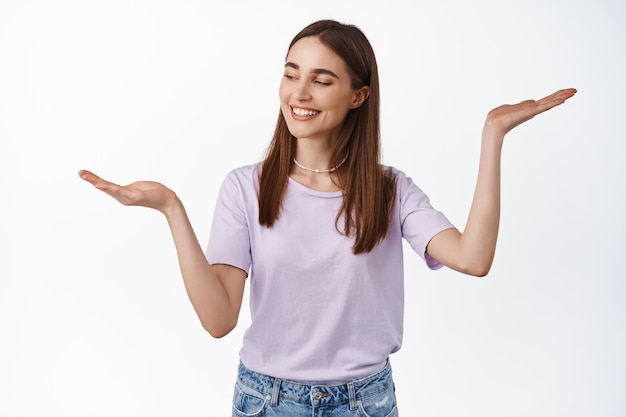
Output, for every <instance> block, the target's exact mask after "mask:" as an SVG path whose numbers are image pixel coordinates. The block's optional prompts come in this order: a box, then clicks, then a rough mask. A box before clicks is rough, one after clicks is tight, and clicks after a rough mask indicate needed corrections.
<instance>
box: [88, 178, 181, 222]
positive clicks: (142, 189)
mask: <svg viewBox="0 0 626 417" xmlns="http://www.w3.org/2000/svg"><path fill="white" fill-rule="evenodd" d="M78 175H79V176H80V177H81V178H82V179H83V180H85V181H87V182H89V183H91V184H92V185H93V186H94V187H96V188H97V189H99V190H101V191H103V192H105V193H107V194H108V195H110V196H111V197H113V198H115V199H116V200H117V201H119V202H120V203H122V204H123V205H125V206H142V207H149V208H153V209H155V210H159V211H161V212H163V211H164V210H165V208H166V207H167V205H168V203H170V202H172V201H173V200H175V199H176V194H175V193H174V191H172V190H170V189H169V188H167V187H166V186H164V185H163V184H161V183H158V182H154V181H137V182H134V183H132V184H128V185H118V184H115V183H112V182H110V181H107V180H105V179H102V178H100V177H99V176H97V175H96V174H94V173H93V172H90V171H87V170H82V171H80V172H79V173H78Z"/></svg>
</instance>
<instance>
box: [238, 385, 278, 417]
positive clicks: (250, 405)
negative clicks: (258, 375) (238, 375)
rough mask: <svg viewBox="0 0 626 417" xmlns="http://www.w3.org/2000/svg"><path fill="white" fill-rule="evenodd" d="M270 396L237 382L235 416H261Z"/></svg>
mask: <svg viewBox="0 0 626 417" xmlns="http://www.w3.org/2000/svg"><path fill="white" fill-rule="evenodd" d="M270 399H271V397H270V396H264V395H263V394H262V393H260V392H258V391H256V390H254V389H252V388H250V387H247V386H245V385H240V384H239V382H238V383H237V384H235V392H234V394H233V417H259V416H262V415H263V413H264V412H265V407H266V406H267V404H268V402H269V400H270Z"/></svg>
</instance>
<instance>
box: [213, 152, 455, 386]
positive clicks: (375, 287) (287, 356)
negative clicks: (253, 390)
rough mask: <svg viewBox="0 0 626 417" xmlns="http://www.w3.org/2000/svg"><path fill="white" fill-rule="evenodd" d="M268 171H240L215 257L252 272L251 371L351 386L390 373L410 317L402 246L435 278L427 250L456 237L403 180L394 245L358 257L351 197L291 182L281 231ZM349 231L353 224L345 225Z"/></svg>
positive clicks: (246, 359)
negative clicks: (347, 216) (262, 179)
mask: <svg viewBox="0 0 626 417" xmlns="http://www.w3.org/2000/svg"><path fill="white" fill-rule="evenodd" d="M260 168H261V165H260V164H254V165H249V166H245V167H242V168H238V169H235V170H233V171H231V172H230V173H229V174H228V176H227V177H226V179H225V180H224V182H223V184H222V187H221V189H220V193H219V197H218V201H217V205H216V208H215V213H214V219H213V227H212V229H211V235H210V239H209V244H208V247H207V251H206V255H207V259H208V260H209V262H210V263H211V264H218V263H219V264H228V265H233V266H235V267H238V268H241V269H243V270H244V271H246V272H249V277H250V310H251V315H252V322H251V325H250V327H249V328H248V329H247V330H246V332H245V336H244V340H243V347H242V349H241V351H240V358H241V361H242V363H243V364H244V365H245V366H246V367H247V368H249V369H251V370H253V371H256V372H260V373H263V374H266V375H271V376H274V377H277V378H281V379H285V380H294V381H303V382H304V381H306V382H318V383H335V382H338V383H339V382H347V381H351V380H355V379H359V378H362V377H364V376H367V375H370V374H373V373H375V372H377V371H379V370H380V369H382V368H383V367H384V366H385V363H386V360H387V357H388V356H389V354H391V353H393V352H396V351H397V350H398V349H400V346H401V344H402V326H403V312H404V270H403V260H402V238H403V237H404V238H405V239H406V240H407V241H408V242H409V244H410V245H411V247H412V248H413V249H414V250H415V251H416V252H417V254H418V255H420V256H421V257H422V258H423V259H424V260H425V261H426V263H427V265H428V266H429V267H430V268H431V269H437V268H440V267H441V264H439V263H438V262H437V261H436V260H434V259H433V258H431V257H429V256H428V255H427V254H426V253H425V251H426V245H427V244H428V242H429V241H430V239H431V238H432V237H433V236H434V235H436V234H437V233H439V232H441V231H442V230H445V229H449V228H452V227H454V226H453V225H452V224H451V223H450V222H449V221H448V219H447V218H446V217H445V216H444V215H443V214H442V213H440V212H439V211H436V210H435V209H433V208H432V206H431V205H430V202H429V199H428V197H427V196H426V195H425V194H424V193H423V192H422V191H421V190H420V189H419V188H418V187H417V186H416V185H415V184H414V183H413V181H412V180H411V179H410V178H408V177H407V176H406V175H405V174H404V173H403V172H401V171H398V170H395V169H394V168H389V169H392V170H393V172H394V173H395V174H396V179H397V191H396V202H395V206H394V208H393V214H392V218H391V225H390V227H389V234H388V236H387V237H386V238H385V239H384V240H382V241H381V242H380V243H379V244H378V245H377V246H376V247H375V248H374V249H373V250H372V251H371V252H369V253H362V254H359V255H354V254H353V253H352V246H353V243H354V240H353V239H352V238H348V237H346V236H343V235H341V234H340V233H338V232H337V229H336V228H335V218H336V215H337V212H338V210H339V207H340V205H341V200H342V193H341V192H340V191H338V192H321V191H315V190H312V189H310V188H307V187H305V186H303V185H302V184H300V183H298V182H296V181H294V180H292V179H289V183H288V186H287V190H286V192H285V196H284V200H283V207H282V211H281V215H280V217H279V218H278V220H277V221H276V222H275V224H274V226H272V228H267V227H264V226H261V225H260V224H259V222H258V217H259V202H258V196H259V181H258V173H259V169H260ZM339 230H343V222H342V221H340V222H339Z"/></svg>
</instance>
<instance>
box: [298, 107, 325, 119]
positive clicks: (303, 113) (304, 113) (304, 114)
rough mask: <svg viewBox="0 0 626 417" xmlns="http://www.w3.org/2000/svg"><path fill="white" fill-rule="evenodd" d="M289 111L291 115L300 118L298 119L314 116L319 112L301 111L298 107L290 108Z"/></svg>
mask: <svg viewBox="0 0 626 417" xmlns="http://www.w3.org/2000/svg"><path fill="white" fill-rule="evenodd" d="M291 111H292V112H293V114H295V115H296V116H300V117H310V116H315V115H316V114H318V113H319V111H316V110H307V109H301V108H298V107H292V108H291Z"/></svg>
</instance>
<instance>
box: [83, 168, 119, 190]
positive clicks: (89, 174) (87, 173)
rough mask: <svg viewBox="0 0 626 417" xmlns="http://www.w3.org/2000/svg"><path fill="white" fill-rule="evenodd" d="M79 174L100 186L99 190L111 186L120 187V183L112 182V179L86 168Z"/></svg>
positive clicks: (97, 186)
mask: <svg viewBox="0 0 626 417" xmlns="http://www.w3.org/2000/svg"><path fill="white" fill-rule="evenodd" d="M78 175H79V176H80V178H81V179H83V180H85V181H87V182H89V183H91V184H92V185H93V186H94V187H96V188H98V189H99V190H103V189H105V188H111V187H119V185H117V184H115V183H112V182H110V181H107V180H105V179H103V178H100V177H99V176H97V175H96V174H94V173H93V172H91V171H87V170H86V169H83V170H80V171H79V172H78Z"/></svg>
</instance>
